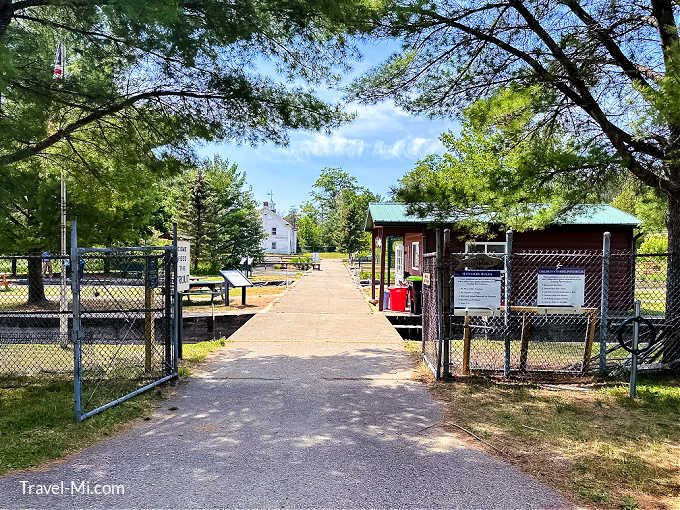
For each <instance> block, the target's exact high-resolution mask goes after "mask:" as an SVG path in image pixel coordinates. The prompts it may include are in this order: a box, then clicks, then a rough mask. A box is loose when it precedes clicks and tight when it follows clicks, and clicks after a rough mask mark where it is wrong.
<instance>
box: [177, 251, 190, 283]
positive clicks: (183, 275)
mask: <svg viewBox="0 0 680 510" xmlns="http://www.w3.org/2000/svg"><path fill="white" fill-rule="evenodd" d="M190 251H191V243H190V242H189V241H177V291H178V292H186V291H187V290H189V271H190V268H191V256H190Z"/></svg>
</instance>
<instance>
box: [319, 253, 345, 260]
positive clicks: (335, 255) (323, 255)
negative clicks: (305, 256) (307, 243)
mask: <svg viewBox="0 0 680 510" xmlns="http://www.w3.org/2000/svg"><path fill="white" fill-rule="evenodd" d="M319 258H320V259H346V258H347V254H346V253H341V252H338V251H326V252H321V253H319Z"/></svg>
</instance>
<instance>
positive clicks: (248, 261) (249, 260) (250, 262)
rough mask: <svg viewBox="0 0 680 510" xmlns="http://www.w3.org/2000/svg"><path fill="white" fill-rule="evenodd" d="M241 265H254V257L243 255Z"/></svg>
mask: <svg viewBox="0 0 680 510" xmlns="http://www.w3.org/2000/svg"><path fill="white" fill-rule="evenodd" d="M239 265H240V266H245V265H247V266H252V265H253V257H241V261H240V262H239Z"/></svg>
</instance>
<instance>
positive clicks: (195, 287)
mask: <svg viewBox="0 0 680 510" xmlns="http://www.w3.org/2000/svg"><path fill="white" fill-rule="evenodd" d="M201 289H210V304H212V303H213V301H214V300H215V296H218V295H220V294H221V292H222V291H221V289H222V282H221V281H219V280H200V279H198V278H194V279H190V280H189V290H188V291H187V292H184V293H183V295H185V296H186V297H187V299H188V300H189V302H191V296H192V295H194V296H196V295H205V294H207V292H202V291H201Z"/></svg>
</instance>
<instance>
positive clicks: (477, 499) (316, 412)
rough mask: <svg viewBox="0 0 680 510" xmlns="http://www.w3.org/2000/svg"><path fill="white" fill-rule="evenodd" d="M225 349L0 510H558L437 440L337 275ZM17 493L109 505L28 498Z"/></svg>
mask: <svg viewBox="0 0 680 510" xmlns="http://www.w3.org/2000/svg"><path fill="white" fill-rule="evenodd" d="M232 339H233V340H234V343H232V344H230V345H229V346H227V347H226V348H224V349H222V350H221V351H220V352H219V353H218V354H217V355H216V356H214V357H213V359H212V361H211V362H210V363H208V364H206V365H205V369H204V370H203V371H202V372H201V373H199V374H197V377H196V378H195V379H192V380H191V381H190V382H189V383H187V384H183V385H182V386H181V387H180V389H179V391H178V392H177V396H176V397H173V398H172V399H171V400H170V401H168V402H166V403H164V404H163V407H162V408H161V409H160V410H159V411H158V412H157V413H156V414H155V417H154V418H153V419H152V420H151V421H149V422H144V423H142V424H140V425H138V426H136V427H135V428H134V429H132V430H131V431H129V432H128V433H125V434H122V435H120V436H118V437H115V438H112V439H110V440H107V441H103V442H101V443H99V444H97V445H96V446H94V447H92V448H89V449H87V450H85V451H83V452H82V453H80V454H79V455H77V456H75V457H73V458H71V459H68V460H67V461H66V462H64V463H61V464H57V465H54V466H52V467H50V468H48V469H47V470H45V471H40V472H30V473H22V474H18V475H12V476H9V477H4V478H0V508H17V507H32V508H71V507H89V508H95V507H96V508H151V507H153V508H227V507H229V508H233V507H248V508H252V507H276V508H284V507H302V508H359V507H361V508H367V507H371V508H386V507H410V508H442V507H444V508H474V509H489V508H499V509H501V508H502V509H506V508H507V509H517V508H569V507H570V506H569V505H567V504H565V503H564V502H563V501H561V500H560V498H559V497H558V496H557V495H556V494H555V493H554V492H552V491H551V490H549V489H548V488H546V487H545V486H543V485H541V484H540V483H538V482H537V481H536V480H534V479H533V478H531V477H529V476H526V475H524V474H522V473H520V472H519V471H517V470H516V469H515V468H513V467H511V466H509V465H507V464H505V463H503V462H501V461H499V460H498V459H495V458H493V457H490V456H489V455H487V454H485V453H483V452H481V451H479V450H476V449H474V448H473V447H470V446H469V445H466V444H464V443H462V442H460V441H459V440H457V439H456V438H454V437H453V436H451V435H449V434H446V433H445V432H444V431H442V429H441V428H440V427H439V425H438V424H439V421H440V419H441V412H442V410H441V406H440V405H439V404H437V403H435V402H434V401H433V400H432V399H431V397H430V395H429V393H428V392H427V389H426V388H425V387H424V386H423V385H421V384H418V383H416V382H413V381H411V379H410V372H411V369H412V366H411V362H410V361H409V359H408V357H407V355H406V353H405V351H404V349H403V346H402V342H401V339H400V338H399V337H398V335H397V334H396V333H395V332H394V330H393V328H392V327H391V326H390V325H389V323H388V322H387V320H386V319H385V318H384V317H383V316H382V315H377V314H372V313H370V310H369V308H368V305H367V303H366V301H365V300H364V298H363V296H362V294H361V291H360V290H359V289H358V288H357V287H356V286H355V285H354V284H353V282H352V281H351V279H350V278H349V276H348V274H347V272H346V270H345V269H344V267H343V266H342V264H341V263H340V262H336V261H324V263H323V271H321V272H314V273H313V274H311V275H309V276H306V277H304V278H303V279H302V280H300V281H299V282H298V283H297V285H296V286H295V287H293V288H292V289H290V290H289V291H288V292H287V293H286V294H285V295H284V296H283V297H282V298H281V299H280V300H279V302H277V303H275V304H274V305H273V306H272V307H271V308H270V309H269V310H267V311H266V312H263V313H260V314H258V315H256V316H255V317H254V318H253V319H251V320H250V321H249V322H248V323H246V325H245V326H243V327H242V328H241V329H240V330H239V331H238V332H237V333H235V334H234V335H233V337H232ZM173 407H177V409H176V410H170V409H171V408H173ZM21 480H27V481H29V483H31V484H48V483H50V484H51V483H57V484H59V483H61V482H62V481H64V482H65V484H66V486H67V488H68V486H70V484H71V481H72V480H73V481H75V482H76V483H77V484H78V483H80V481H86V482H89V483H90V486H91V487H92V488H93V489H92V490H93V491H94V486H95V484H122V485H124V487H125V494H124V495H116V496H113V495H111V496H101V495H95V494H90V495H72V494H70V493H69V491H68V490H66V491H65V494H64V495H57V496H35V495H34V496H29V495H23V494H22V485H21V483H20V481H21Z"/></svg>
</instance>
